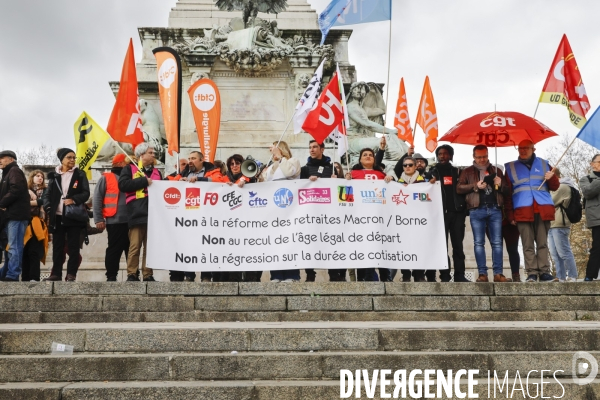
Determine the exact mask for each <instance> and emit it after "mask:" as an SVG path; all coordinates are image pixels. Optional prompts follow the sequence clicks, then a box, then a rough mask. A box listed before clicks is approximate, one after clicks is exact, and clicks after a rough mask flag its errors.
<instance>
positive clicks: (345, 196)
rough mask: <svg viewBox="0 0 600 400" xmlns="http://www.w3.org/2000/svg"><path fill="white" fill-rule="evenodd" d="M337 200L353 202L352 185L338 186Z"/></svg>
mask: <svg viewBox="0 0 600 400" xmlns="http://www.w3.org/2000/svg"><path fill="white" fill-rule="evenodd" d="M338 202H339V203H354V189H352V186H338Z"/></svg>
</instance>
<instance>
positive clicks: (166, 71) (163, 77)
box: [158, 58, 177, 89]
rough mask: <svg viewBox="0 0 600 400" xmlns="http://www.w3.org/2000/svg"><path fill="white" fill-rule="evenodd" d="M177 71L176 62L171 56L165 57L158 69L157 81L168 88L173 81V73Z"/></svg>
mask: <svg viewBox="0 0 600 400" xmlns="http://www.w3.org/2000/svg"><path fill="white" fill-rule="evenodd" d="M176 73H177V63H176V62H175V60H173V59H172V58H167V59H166V60H165V61H164V62H163V63H162V65H161V66H160V69H159V70H158V81H159V82H160V86H162V87H164V88H165V89H168V88H170V87H171V85H172V84H173V82H175V74H176Z"/></svg>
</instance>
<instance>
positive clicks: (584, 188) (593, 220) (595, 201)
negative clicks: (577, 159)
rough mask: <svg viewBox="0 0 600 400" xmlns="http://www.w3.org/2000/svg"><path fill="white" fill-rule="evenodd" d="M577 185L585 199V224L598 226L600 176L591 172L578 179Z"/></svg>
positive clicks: (592, 226)
mask: <svg viewBox="0 0 600 400" xmlns="http://www.w3.org/2000/svg"><path fill="white" fill-rule="evenodd" d="M579 187H580V188H581V193H582V194H583V198H584V199H585V224H586V225H587V227H588V228H594V227H596V226H600V177H598V176H596V174H595V173H593V172H592V173H591V174H589V175H587V176H584V177H583V178H581V179H580V180H579Z"/></svg>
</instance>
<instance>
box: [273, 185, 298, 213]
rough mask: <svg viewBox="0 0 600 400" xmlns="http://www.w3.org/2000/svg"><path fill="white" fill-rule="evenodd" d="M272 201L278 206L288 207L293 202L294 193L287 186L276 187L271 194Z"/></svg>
mask: <svg viewBox="0 0 600 400" xmlns="http://www.w3.org/2000/svg"><path fill="white" fill-rule="evenodd" d="M273 202H274V203H275V205H276V206H277V207H279V208H286V207H289V206H291V205H292V203H293V202H294V194H293V193H292V191H291V190H290V189H287V188H280V189H277V191H276V192H275V194H274V195H273Z"/></svg>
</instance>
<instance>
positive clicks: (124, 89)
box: [106, 39, 144, 147]
mask: <svg viewBox="0 0 600 400" xmlns="http://www.w3.org/2000/svg"><path fill="white" fill-rule="evenodd" d="M106 131H107V132H108V134H109V135H110V136H111V137H112V138H113V139H114V140H115V141H117V142H125V143H131V144H132V145H133V146H134V147H135V146H136V145H138V144H140V143H142V142H143V141H144V134H143V132H142V115H141V113H140V96H139V94H138V82H137V74H136V72H135V57H134V55H133V41H132V40H131V39H129V47H128V49H127V54H126V55H125V61H124V62H123V70H122V71H121V81H120V83H119V92H118V93H117V100H116V101H115V106H114V107H113V110H112V113H111V114H110V119H109V120H108V126H107V127H106Z"/></svg>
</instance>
